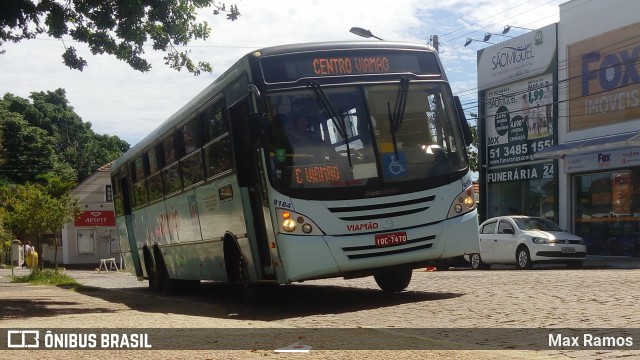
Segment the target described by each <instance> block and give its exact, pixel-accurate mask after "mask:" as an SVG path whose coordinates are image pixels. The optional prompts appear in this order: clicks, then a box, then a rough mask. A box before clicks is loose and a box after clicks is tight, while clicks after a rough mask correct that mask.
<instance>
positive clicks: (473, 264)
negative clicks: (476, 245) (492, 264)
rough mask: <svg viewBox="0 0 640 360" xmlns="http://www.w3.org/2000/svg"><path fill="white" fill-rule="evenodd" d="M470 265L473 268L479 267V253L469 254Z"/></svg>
mask: <svg viewBox="0 0 640 360" xmlns="http://www.w3.org/2000/svg"><path fill="white" fill-rule="evenodd" d="M471 267H472V268H474V269H477V268H478V267H480V255H478V254H473V255H472V256H471Z"/></svg>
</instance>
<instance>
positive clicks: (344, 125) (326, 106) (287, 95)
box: [265, 82, 467, 191]
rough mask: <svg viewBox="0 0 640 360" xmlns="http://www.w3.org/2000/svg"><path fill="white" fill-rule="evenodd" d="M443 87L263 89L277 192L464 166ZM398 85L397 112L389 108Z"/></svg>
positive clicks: (380, 181) (400, 178)
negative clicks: (399, 102) (399, 103)
mask: <svg viewBox="0 0 640 360" xmlns="http://www.w3.org/2000/svg"><path fill="white" fill-rule="evenodd" d="M446 86H447V85H445V84H433V83H429V84H425V83H418V82H411V83H408V82H407V83H406V84H404V86H403V87H401V86H400V85H399V84H397V83H394V84H378V85H367V86H359V87H356V86H349V87H327V86H323V87H322V88H321V89H318V87H319V86H316V88H307V89H302V90H294V91H280V92H274V93H270V94H268V95H267V96H265V100H266V109H267V115H268V125H269V126H268V132H267V155H268V162H269V177H270V180H271V182H272V184H273V185H274V186H275V187H276V188H277V189H280V190H281V191H286V190H287V189H302V188H316V189H317V188H327V189H329V188H330V189H335V188H341V187H342V188H344V187H354V186H371V185H377V186H384V185H385V184H397V183H401V182H405V181H411V180H422V179H427V178H430V177H434V176H444V175H447V174H451V173H452V172H455V171H458V170H461V169H464V168H465V167H466V166H467V162H466V157H465V155H464V154H465V147H464V141H463V140H462V138H461V137H462V135H461V131H460V129H459V124H458V123H457V120H456V117H455V107H454V105H453V103H452V101H450V100H448V99H450V96H448V95H447V93H448V91H449V90H448V88H447V87H446ZM399 89H402V91H403V94H402V96H403V97H402V103H403V105H404V107H403V109H404V111H403V112H396V111H394V105H395V103H396V100H397V98H398V94H399ZM399 117H402V118H401V119H399ZM392 119H394V120H395V122H394V121H392Z"/></svg>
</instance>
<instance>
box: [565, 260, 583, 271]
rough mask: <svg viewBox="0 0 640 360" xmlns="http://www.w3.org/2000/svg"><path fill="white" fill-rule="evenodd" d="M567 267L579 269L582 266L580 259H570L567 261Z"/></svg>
mask: <svg viewBox="0 0 640 360" xmlns="http://www.w3.org/2000/svg"><path fill="white" fill-rule="evenodd" d="M567 267H568V268H569V269H580V268H581V267H582V261H570V262H568V263H567Z"/></svg>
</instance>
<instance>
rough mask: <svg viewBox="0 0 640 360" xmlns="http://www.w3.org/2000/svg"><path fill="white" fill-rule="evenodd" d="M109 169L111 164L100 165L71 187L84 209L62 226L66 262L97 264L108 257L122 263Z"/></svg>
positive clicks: (72, 194)
mask: <svg viewBox="0 0 640 360" xmlns="http://www.w3.org/2000/svg"><path fill="white" fill-rule="evenodd" d="M110 171H111V164H108V165H105V166H103V167H101V168H100V169H98V170H97V171H96V172H95V173H94V174H92V175H91V176H90V177H89V178H87V179H86V180H85V181H83V182H82V183H81V184H79V185H78V186H77V187H76V188H74V189H73V190H72V191H71V196H73V197H75V198H76V199H78V204H79V206H80V210H81V213H80V216H79V217H77V218H76V219H75V220H74V221H73V222H70V223H68V224H66V225H65V227H64V228H63V229H62V249H61V250H62V251H61V253H62V263H63V264H65V265H92V266H95V267H98V266H99V263H100V260H101V259H107V258H116V261H117V262H118V264H119V263H120V246H119V243H118V234H117V230H116V225H115V215H114V207H113V191H112V188H111V178H110ZM59 252H60V250H59Z"/></svg>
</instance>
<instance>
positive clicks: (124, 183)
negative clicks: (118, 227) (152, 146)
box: [120, 177, 144, 277]
mask: <svg viewBox="0 0 640 360" xmlns="http://www.w3.org/2000/svg"><path fill="white" fill-rule="evenodd" d="M120 189H122V206H123V213H124V219H125V224H126V227H127V235H128V236H127V239H128V240H129V249H130V251H131V260H132V261H133V265H134V267H135V270H136V276H138V277H142V276H144V273H143V272H142V264H141V262H140V254H138V245H137V243H136V232H135V230H134V228H133V215H132V214H131V189H130V188H129V181H128V180H127V178H124V177H123V178H120Z"/></svg>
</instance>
